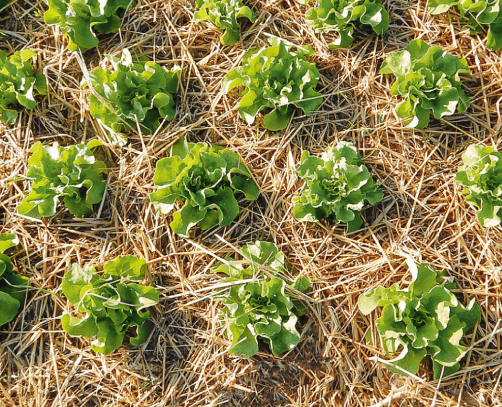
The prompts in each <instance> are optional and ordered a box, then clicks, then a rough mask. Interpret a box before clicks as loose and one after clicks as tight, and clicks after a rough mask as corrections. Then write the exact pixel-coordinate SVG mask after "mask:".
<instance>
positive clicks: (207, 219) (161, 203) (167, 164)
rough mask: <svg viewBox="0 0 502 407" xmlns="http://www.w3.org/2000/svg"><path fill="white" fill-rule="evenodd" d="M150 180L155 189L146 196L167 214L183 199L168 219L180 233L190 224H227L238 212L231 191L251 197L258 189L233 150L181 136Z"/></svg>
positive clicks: (186, 229)
mask: <svg viewBox="0 0 502 407" xmlns="http://www.w3.org/2000/svg"><path fill="white" fill-rule="evenodd" d="M153 183H154V184H155V186H156V187H157V188H158V190H157V191H156V192H154V193H153V194H151V195H150V199H151V200H152V203H153V205H154V206H155V208H156V209H157V210H159V211H161V212H162V213H164V214H168V213H170V212H171V211H172V210H173V209H174V203H175V202H176V201H181V202H183V203H184V205H183V208H182V209H181V210H179V211H177V212H175V213H174V215H173V221H172V222H171V229H172V230H173V231H174V232H175V233H178V234H180V235H183V236H188V232H189V230H190V229H191V228H192V227H194V226H198V227H200V228H201V229H203V230H206V229H210V228H212V227H213V226H216V225H220V226H227V225H230V224H231V223H232V221H233V220H234V219H235V218H236V217H237V214H238V213H239V204H238V203H237V200H236V199H235V196H234V195H236V194H240V193H242V194H244V196H245V197H246V199H247V200H250V201H251V200H254V199H256V198H257V196H258V193H259V190H258V187H257V186H256V184H255V182H254V181H253V179H252V177H251V174H250V173H249V172H248V170H247V169H246V166H245V165H244V163H243V162H242V160H241V159H240V157H239V156H238V155H237V154H236V153H234V152H232V151H230V150H229V149H226V148H225V149H224V148H222V147H219V146H209V145H207V144H206V143H197V144H194V143H188V142H187V141H186V139H185V138H184V137H182V138H180V139H179V140H178V141H177V142H176V143H175V144H174V145H173V147H172V149H171V157H167V158H163V159H161V160H159V161H158V162H157V168H156V170H155V175H154V178H153Z"/></svg>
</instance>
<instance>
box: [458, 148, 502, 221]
mask: <svg viewBox="0 0 502 407" xmlns="http://www.w3.org/2000/svg"><path fill="white" fill-rule="evenodd" d="M462 162H463V164H462V165H460V166H459V168H458V172H457V175H456V178H455V179H456V181H457V183H458V184H459V185H462V186H463V187H464V189H463V191H462V193H463V194H464V195H466V197H465V200H466V201H467V202H469V203H470V204H471V205H473V206H474V207H475V208H477V209H478V211H477V212H476V215H477V216H478V220H479V223H480V224H481V226H484V227H490V226H499V225H500V222H501V221H502V153H499V152H497V151H493V148H492V147H483V146H477V145H470V146H469V147H468V148H467V150H466V151H465V153H464V154H463V155H462Z"/></svg>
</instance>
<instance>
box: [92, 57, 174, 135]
mask: <svg viewBox="0 0 502 407" xmlns="http://www.w3.org/2000/svg"><path fill="white" fill-rule="evenodd" d="M108 58H109V59H110V60H111V61H112V64H113V66H114V71H113V72H110V71H107V70H104V69H101V68H96V69H94V70H92V71H91V72H90V78H91V82H92V86H93V89H94V91H95V92H96V93H97V94H98V95H99V97H98V96H96V95H94V94H92V93H91V94H90V95H89V102H90V112H91V115H92V116H93V117H95V118H97V119H99V120H100V122H101V123H102V124H103V125H104V126H105V127H106V128H107V129H108V130H109V131H110V133H111V141H112V142H113V143H114V144H118V145H124V144H125V143H126V142H127V137H126V136H125V135H124V134H123V133H126V132H128V131H131V130H132V131H138V129H139V131H141V133H142V134H144V135H151V134H153V133H154V132H155V131H156V130H157V128H158V127H159V126H160V122H161V120H162V119H166V120H172V119H173V118H174V115H175V114H176V104H175V101H174V98H173V96H172V94H173V93H175V92H176V89H177V87H178V82H179V79H180V74H181V70H180V68H179V67H177V66H175V67H174V68H173V69H172V70H171V71H169V70H167V69H166V68H164V67H161V66H160V65H158V64H156V63H154V62H152V61H149V60H148V58H146V57H139V58H137V60H135V61H133V57H132V56H131V53H130V52H129V50H128V49H127V48H124V49H123V50H122V55H121V57H120V58H116V57H112V56H108Z"/></svg>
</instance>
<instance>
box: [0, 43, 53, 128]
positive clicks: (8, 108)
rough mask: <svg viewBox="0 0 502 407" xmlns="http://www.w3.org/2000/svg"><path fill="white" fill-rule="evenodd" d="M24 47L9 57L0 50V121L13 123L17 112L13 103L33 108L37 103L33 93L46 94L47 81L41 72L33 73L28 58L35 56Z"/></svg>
mask: <svg viewBox="0 0 502 407" xmlns="http://www.w3.org/2000/svg"><path fill="white" fill-rule="evenodd" d="M36 55H37V54H35V53H34V52H33V51H31V50H29V49H24V50H22V51H17V52H15V53H14V54H12V55H11V56H10V57H7V53H5V52H4V51H0V121H2V122H4V123H7V124H13V123H14V122H15V121H16V119H17V115H18V112H17V110H15V109H13V108H12V107H13V106H14V105H21V106H24V107H26V108H27V109H34V108H35V106H36V105H37V102H36V101H35V93H36V92H37V93H39V94H40V95H45V94H47V82H46V79H45V76H44V75H42V74H35V73H34V72H33V66H32V65H31V63H30V59H31V58H33V57H34V56H36Z"/></svg>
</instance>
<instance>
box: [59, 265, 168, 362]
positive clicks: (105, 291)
mask: <svg viewBox="0 0 502 407" xmlns="http://www.w3.org/2000/svg"><path fill="white" fill-rule="evenodd" d="M145 274H146V261H145V260H144V259H138V258H136V257H134V256H119V257H117V258H116V259H115V260H113V261H109V262H108V263H106V264H105V265H104V267H103V276H102V277H100V275H99V274H98V273H97V272H96V269H95V268H94V267H91V268H90V269H83V268H81V267H80V266H79V265H78V264H76V263H75V264H73V265H72V267H71V269H70V270H69V271H68V272H67V273H66V274H65V276H64V278H63V285H62V289H63V294H64V295H65V296H66V298H68V301H70V303H71V304H73V305H74V307H75V311H76V312H77V313H83V314H85V316H84V317H83V318H79V317H76V316H74V315H72V314H64V315H63V316H62V318H61V322H62V325H63V329H64V330H65V331H66V332H68V333H69V334H70V335H72V336H83V337H85V338H88V339H92V338H93V337H94V336H96V339H95V340H94V341H93V342H92V344H91V347H92V349H93V350H94V351H95V352H99V353H103V354H105V355H107V354H109V353H111V352H113V351H114V350H116V349H117V348H118V347H119V346H120V345H122V342H123V340H124V338H125V335H126V333H127V330H128V329H129V328H130V327H137V332H136V336H133V337H131V338H130V342H131V344H132V345H135V346H137V345H141V344H142V343H144V342H145V341H146V340H147V339H148V336H149V335H150V331H151V326H150V311H148V310H147V308H150V307H153V306H154V305H156V304H157V303H158V302H159V293H158V292H157V290H156V289H155V288H153V287H148V286H144V285H141V284H138V282H140V281H142V280H143V279H144V278H145Z"/></svg>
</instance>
